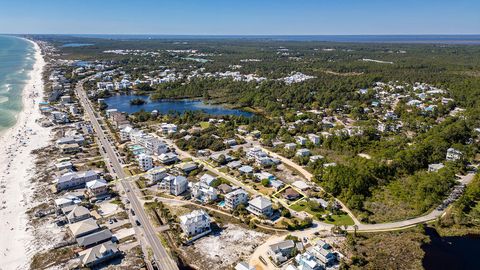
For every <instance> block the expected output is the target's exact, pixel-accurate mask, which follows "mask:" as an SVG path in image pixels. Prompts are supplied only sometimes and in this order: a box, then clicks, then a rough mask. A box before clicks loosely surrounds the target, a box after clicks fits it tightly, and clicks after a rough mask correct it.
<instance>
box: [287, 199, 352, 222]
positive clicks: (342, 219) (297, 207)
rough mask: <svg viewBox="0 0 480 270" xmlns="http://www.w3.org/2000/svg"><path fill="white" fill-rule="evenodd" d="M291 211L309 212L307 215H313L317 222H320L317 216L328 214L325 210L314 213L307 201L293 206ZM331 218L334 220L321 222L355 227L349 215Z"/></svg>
mask: <svg viewBox="0 0 480 270" xmlns="http://www.w3.org/2000/svg"><path fill="white" fill-rule="evenodd" d="M290 209H292V210H294V211H297V212H300V211H304V212H307V213H309V214H311V215H312V216H313V217H314V218H315V219H317V220H318V217H317V215H323V214H327V211H325V210H321V211H313V210H312V209H310V208H309V207H308V204H307V202H306V201H300V202H297V203H296V204H293V205H291V206H290ZM331 218H332V219H331V220H327V219H324V220H321V221H322V222H325V223H329V224H335V225H353V224H355V223H354V222H353V220H352V219H351V218H350V216H349V215H347V214H341V215H332V216H331Z"/></svg>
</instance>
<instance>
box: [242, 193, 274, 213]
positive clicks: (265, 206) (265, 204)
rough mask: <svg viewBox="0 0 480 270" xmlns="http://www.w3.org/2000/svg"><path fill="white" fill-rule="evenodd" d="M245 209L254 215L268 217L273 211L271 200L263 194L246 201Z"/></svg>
mask: <svg viewBox="0 0 480 270" xmlns="http://www.w3.org/2000/svg"><path fill="white" fill-rule="evenodd" d="M247 210H248V212H250V213H252V214H254V215H256V216H266V217H268V216H270V215H272V213H273V208H272V202H271V201H270V200H269V199H267V198H265V197H263V196H258V197H256V198H254V199H253V200H251V201H249V202H248V207H247Z"/></svg>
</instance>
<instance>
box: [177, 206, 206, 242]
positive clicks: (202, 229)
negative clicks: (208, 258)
mask: <svg viewBox="0 0 480 270" xmlns="http://www.w3.org/2000/svg"><path fill="white" fill-rule="evenodd" d="M180 228H182V230H183V232H184V233H185V235H186V236H187V237H192V236H195V235H198V234H203V233H207V232H210V216H208V214H207V213H206V212H205V211H203V210H195V211H193V212H191V213H189V214H186V215H183V216H180Z"/></svg>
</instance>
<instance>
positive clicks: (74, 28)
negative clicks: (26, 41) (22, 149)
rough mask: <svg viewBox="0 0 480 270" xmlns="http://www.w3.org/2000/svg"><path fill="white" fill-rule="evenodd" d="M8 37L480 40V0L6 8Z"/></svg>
mask: <svg viewBox="0 0 480 270" xmlns="http://www.w3.org/2000/svg"><path fill="white" fill-rule="evenodd" d="M0 33H4V34H166V35H382V34H388V35H400V34H480V0H295V1H293V0H223V1H219V0H170V1H164V0H135V1H134V0H129V1H126V0H0Z"/></svg>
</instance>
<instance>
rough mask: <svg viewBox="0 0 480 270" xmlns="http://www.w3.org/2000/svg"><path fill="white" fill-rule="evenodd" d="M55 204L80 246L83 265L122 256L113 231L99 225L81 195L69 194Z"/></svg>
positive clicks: (91, 265)
mask: <svg viewBox="0 0 480 270" xmlns="http://www.w3.org/2000/svg"><path fill="white" fill-rule="evenodd" d="M55 206H56V208H57V212H58V213H59V214H61V215H63V216H64V217H65V219H66V223H67V225H66V227H67V228H68V232H69V235H70V236H71V238H73V239H74V241H75V243H76V244H77V245H78V247H79V248H78V249H76V252H77V254H78V257H79V258H80V260H81V262H82V265H83V266H85V267H94V266H96V265H98V264H101V263H104V262H106V261H108V260H110V259H112V258H115V257H118V256H121V252H120V251H119V249H118V247H117V244H116V243H115V241H116V239H115V237H114V236H113V234H112V232H111V231H110V230H109V229H106V228H102V227H100V226H99V224H98V223H97V221H96V220H95V218H94V217H93V216H92V215H91V213H90V210H88V209H87V208H86V207H84V206H82V199H81V197H77V196H75V195H68V194H67V195H65V196H63V197H61V198H58V199H56V200H55Z"/></svg>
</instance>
